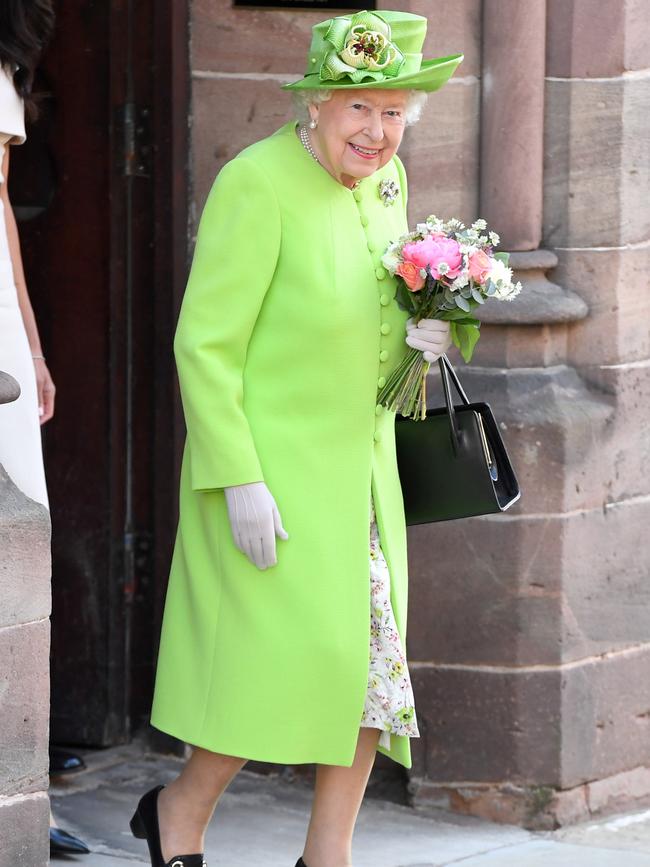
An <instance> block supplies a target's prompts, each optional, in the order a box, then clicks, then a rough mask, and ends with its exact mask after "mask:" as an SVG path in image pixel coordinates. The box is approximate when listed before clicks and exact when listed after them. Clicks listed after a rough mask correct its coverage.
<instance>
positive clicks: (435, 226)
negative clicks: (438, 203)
mask: <svg viewBox="0 0 650 867" xmlns="http://www.w3.org/2000/svg"><path fill="white" fill-rule="evenodd" d="M426 224H427V226H428V231H429V232H442V231H443V228H444V225H445V224H444V223H443V221H442V220H440V219H439V218H438V217H436V215H435V214H431V216H430V217H427V220H426Z"/></svg>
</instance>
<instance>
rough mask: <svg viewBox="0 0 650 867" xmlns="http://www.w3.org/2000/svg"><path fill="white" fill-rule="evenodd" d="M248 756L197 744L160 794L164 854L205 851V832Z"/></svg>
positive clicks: (167, 855)
mask: <svg viewBox="0 0 650 867" xmlns="http://www.w3.org/2000/svg"><path fill="white" fill-rule="evenodd" d="M246 761H247V760H246V759H240V758H237V757H236V756H224V755H221V754H220V753H212V752H210V751H209V750H204V749H203V748H202V747H193V748H192V755H191V756H190V758H189V759H188V760H187V762H186V764H185V767H184V768H183V770H182V771H181V773H180V775H179V776H178V777H177V778H176V779H175V780H172V782H171V783H169V784H168V785H167V786H165V788H164V789H163V790H162V791H161V792H160V794H159V795H158V821H159V826H160V845H161V849H162V854H163V858H164V859H165V861H169V860H170V858H173V857H174V856H175V855H190V854H192V853H193V852H203V851H204V839H203V838H204V835H205V829H206V828H207V826H208V822H209V821H210V819H211V818H212V814H213V813H214V808H215V807H216V806H217V802H218V800H219V798H220V797H221V795H222V794H223V793H224V791H225V790H226V787H227V786H228V783H229V782H230V781H231V780H232V779H233V777H234V776H235V775H236V774H237V773H238V771H240V770H241V768H242V767H243V766H244V765H245V764H246Z"/></svg>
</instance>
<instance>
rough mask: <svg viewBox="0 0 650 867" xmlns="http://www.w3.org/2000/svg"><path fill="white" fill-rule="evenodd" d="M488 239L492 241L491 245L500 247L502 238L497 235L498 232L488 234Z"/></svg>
mask: <svg viewBox="0 0 650 867" xmlns="http://www.w3.org/2000/svg"><path fill="white" fill-rule="evenodd" d="M488 238H489V239H490V244H492V246H493V247H498V246H499V244H500V242H501V238H500V237H499V236H498V235H497V233H496V232H488Z"/></svg>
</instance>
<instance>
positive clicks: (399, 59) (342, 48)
mask: <svg viewBox="0 0 650 867" xmlns="http://www.w3.org/2000/svg"><path fill="white" fill-rule="evenodd" d="M426 32H427V19H426V18H424V17H422V16H421V15H412V14H411V13H409V12H389V11H382V12H381V13H378V12H366V11H363V12H356V13H355V14H353V15H341V16H339V17H337V18H329V19H328V20H327V21H321V22H320V24H316V25H314V27H313V28H312V41H311V46H310V49H309V58H308V61H307V72H306V73H305V76H304V78H301V79H300V80H299V81H294V82H293V83H292V84H285V85H283V88H284V89H285V90H305V89H314V88H328V89H329V88H337V89H338V88H346V89H353V88H367V87H372V88H388V89H393V90H397V89H404V90H426V91H434V90H438V88H440V87H442V85H443V84H444V83H445V82H446V81H447V80H448V79H449V78H450V77H451V76H452V75H453V73H454V71H455V69H456V67H457V66H458V64H459V63H460V62H461V61H462V60H463V55H462V54H452V55H450V56H449V57H437V58H435V59H433V60H423V59H422V46H423V44H424V37H425V36H426Z"/></svg>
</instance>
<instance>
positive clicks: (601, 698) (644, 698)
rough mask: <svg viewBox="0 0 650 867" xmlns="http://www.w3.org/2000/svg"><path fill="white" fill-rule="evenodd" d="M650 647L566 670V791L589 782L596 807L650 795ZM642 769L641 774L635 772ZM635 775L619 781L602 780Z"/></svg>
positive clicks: (563, 783) (563, 722) (592, 805)
mask: <svg viewBox="0 0 650 867" xmlns="http://www.w3.org/2000/svg"><path fill="white" fill-rule="evenodd" d="M649 670H650V643H647V644H646V645H645V646H639V647H635V648H631V649H629V650H626V651H621V652H620V653H614V654H611V655H608V656H604V657H603V656H601V657H593V658H591V659H589V660H586V661H583V662H581V663H580V664H576V665H570V666H566V667H565V669H564V671H563V674H562V690H561V701H562V707H561V709H560V718H561V732H562V736H561V743H562V756H561V769H562V773H561V777H560V780H559V783H560V785H561V787H562V788H571V787H573V786H576V785H578V784H581V783H589V784H590V789H589V792H588V800H589V805H590V808H591V809H592V810H594V811H596V810H601V809H603V808H604V806H606V803H607V801H609V800H614V799H615V798H617V797H620V796H621V795H622V794H625V795H627V796H628V800H632V799H633V798H635V797H641V796H647V795H648V794H649V793H650V771H647V770H645V771H644V770H643V768H648V767H650V678H648V671H649ZM635 769H636V770H635ZM624 772H633V773H631V774H629V773H626V775H625V776H624V777H622V778H620V779H619V780H618V781H617V782H613V781H611V780H610V781H609V782H608V783H607V784H603V785H602V786H599V785H598V783H597V782H595V781H598V780H604V779H605V778H607V777H614V776H615V775H617V774H622V773H624Z"/></svg>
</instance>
